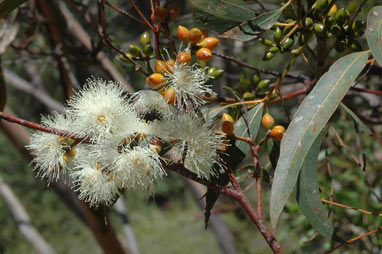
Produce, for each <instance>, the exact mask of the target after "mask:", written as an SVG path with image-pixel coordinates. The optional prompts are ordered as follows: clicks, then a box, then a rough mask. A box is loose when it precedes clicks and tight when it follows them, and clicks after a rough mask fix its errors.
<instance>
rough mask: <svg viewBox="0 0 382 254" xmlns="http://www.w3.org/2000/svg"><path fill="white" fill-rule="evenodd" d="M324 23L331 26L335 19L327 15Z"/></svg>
mask: <svg viewBox="0 0 382 254" xmlns="http://www.w3.org/2000/svg"><path fill="white" fill-rule="evenodd" d="M324 23H325V27H331V26H333V25H335V24H336V19H335V18H334V17H333V16H327V17H326V18H325V22H324Z"/></svg>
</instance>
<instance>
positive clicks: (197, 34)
mask: <svg viewBox="0 0 382 254" xmlns="http://www.w3.org/2000/svg"><path fill="white" fill-rule="evenodd" d="M202 36H203V35H202V31H200V29H199V28H192V29H191V30H190V34H189V36H188V40H189V41H190V42H191V43H194V44H196V43H198V42H199V41H200V40H201V39H202Z"/></svg>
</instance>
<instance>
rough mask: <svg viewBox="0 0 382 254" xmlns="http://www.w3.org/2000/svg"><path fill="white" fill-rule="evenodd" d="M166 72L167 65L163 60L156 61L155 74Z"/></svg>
mask: <svg viewBox="0 0 382 254" xmlns="http://www.w3.org/2000/svg"><path fill="white" fill-rule="evenodd" d="M165 71H166V63H165V62H164V61H162V60H156V61H155V72H157V73H162V74H163V73H164V72H165Z"/></svg>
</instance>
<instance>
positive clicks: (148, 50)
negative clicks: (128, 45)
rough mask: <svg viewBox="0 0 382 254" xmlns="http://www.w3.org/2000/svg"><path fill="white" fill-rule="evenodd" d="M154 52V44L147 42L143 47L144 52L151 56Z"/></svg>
mask: <svg viewBox="0 0 382 254" xmlns="http://www.w3.org/2000/svg"><path fill="white" fill-rule="evenodd" d="M153 52H154V48H153V46H151V44H147V45H145V46H144V47H143V53H144V54H145V55H146V56H151V55H152V54H153Z"/></svg>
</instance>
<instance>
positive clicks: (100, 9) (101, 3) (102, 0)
mask: <svg viewBox="0 0 382 254" xmlns="http://www.w3.org/2000/svg"><path fill="white" fill-rule="evenodd" d="M104 7H105V0H98V14H99V20H100V24H101V28H102V29H101V34H102V39H103V40H104V41H105V43H106V44H107V45H109V46H110V47H112V48H113V49H114V50H116V51H117V52H118V53H120V54H121V55H122V56H123V57H124V58H126V59H127V60H128V61H129V62H130V63H132V64H133V65H134V66H135V70H136V71H139V72H141V73H143V74H145V75H146V76H150V74H149V73H148V72H147V71H145V70H144V69H143V68H142V66H140V65H139V64H138V63H137V62H135V61H134V60H133V59H131V57H129V56H128V55H127V54H126V53H125V52H124V51H123V50H122V49H120V48H118V47H117V46H115V45H114V44H113V43H112V42H111V40H110V37H109V35H108V34H107V32H106V23H105V8H104Z"/></svg>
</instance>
